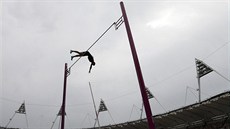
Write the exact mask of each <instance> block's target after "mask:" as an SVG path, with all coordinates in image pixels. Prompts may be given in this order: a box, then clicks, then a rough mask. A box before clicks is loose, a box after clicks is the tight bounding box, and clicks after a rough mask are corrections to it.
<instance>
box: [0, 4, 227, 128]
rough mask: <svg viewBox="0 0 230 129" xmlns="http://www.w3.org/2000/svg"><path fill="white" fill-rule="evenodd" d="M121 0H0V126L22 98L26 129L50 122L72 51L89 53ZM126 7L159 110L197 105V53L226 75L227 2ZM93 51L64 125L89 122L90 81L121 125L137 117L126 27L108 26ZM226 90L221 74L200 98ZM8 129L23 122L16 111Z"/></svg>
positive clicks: (70, 95)
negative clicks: (109, 0)
mask: <svg viewBox="0 0 230 129" xmlns="http://www.w3.org/2000/svg"><path fill="white" fill-rule="evenodd" d="M119 2H120V1H118V0H116V1H111V2H108V1H78V0H68V1H65V0H49V1H46V0H3V1H1V11H0V13H1V45H0V47H1V56H0V59H1V69H0V70H1V71H0V72H1V74H0V79H1V80H0V81H1V86H0V88H1V89H0V91H1V92H0V109H1V111H0V126H5V125H6V124H7V122H8V121H9V119H10V117H12V115H13V114H14V112H15V111H16V110H17V109H18V108H19V107H20V105H21V103H22V102H23V101H25V103H26V113H27V118H28V123H29V127H30V128H34V129H35V128H36V129H38V128H47V129H48V128H50V127H51V125H52V122H53V121H54V119H55V117H56V114H57V112H58V111H59V108H60V106H61V103H62V90H63V79H64V64H65V63H68V66H71V65H72V64H73V63H74V61H75V60H76V59H74V61H71V60H70V56H71V55H70V53H69V51H70V50H71V49H74V50H78V51H85V50H87V49H88V47H89V46H90V45H91V44H92V43H93V42H94V41H95V40H96V39H97V38H98V37H99V36H100V35H101V34H102V33H103V32H104V31H105V30H106V29H107V28H108V27H109V26H110V25H111V24H112V23H113V22H115V21H117V19H118V18H119V17H120V16H121V9H120V5H119ZM124 4H125V7H126V11H127V15H128V19H129V22H130V26H131V30H132V34H133V37H134V41H135V45H136V49H137V53H138V57H139V61H140V64H141V69H142V73H143V77H144V81H145V84H146V87H149V90H150V91H151V92H152V93H153V94H154V96H155V97H156V99H157V100H158V101H159V103H160V104H161V105H162V106H163V107H162V106H161V105H160V104H159V103H158V102H157V101H156V99H151V100H150V105H151V109H152V113H153V115H156V114H160V113H165V112H166V111H171V110H174V109H177V108H180V107H183V106H185V105H189V104H192V103H195V102H197V101H198V94H197V91H196V89H197V87H198V84H197V78H196V67H195V58H198V59H201V60H203V61H204V62H205V63H206V64H208V65H209V66H211V67H212V68H213V69H215V70H216V71H218V72H219V73H220V74H221V75H223V76H225V77H228V78H229V68H230V66H229V59H230V57H229V48H230V45H229V33H228V32H229V1H228V0H211V1H210V0H197V1H189V0H179V1H178V0H167V1H155V0H146V1H141V0H140V1H137V0H135V1H131V0H125V1H124ZM90 53H91V54H92V55H93V56H94V59H95V62H96V65H95V66H94V67H93V68H92V71H91V73H90V74H89V73H88V69H89V66H90V63H89V61H88V59H87V58H86V57H85V58H81V59H80V60H79V61H78V62H77V63H76V64H75V65H74V66H73V67H72V68H71V74H70V76H68V79H67V103H66V104H67V106H66V113H67V119H66V127H67V128H85V127H93V123H94V119H95V114H94V108H93V103H92V99H91V94H90V89H89V84H88V83H89V82H91V85H92V89H93V93H94V97H95V101H96V105H97V108H98V106H99V102H100V99H101V98H102V99H103V100H104V101H105V104H106V106H107V107H108V109H109V112H110V113H111V116H112V117H113V119H114V121H115V123H122V122H127V121H129V120H137V119H139V117H140V108H141V105H142V101H141V96H140V90H139V85H138V81H137V77H136V72H135V68H134V64H133V60H132V55H131V51H130V47H129V42H128V38H127V34H126V30H125V27H124V24H123V25H121V26H120V28H119V29H118V30H115V29H114V28H111V29H110V30H109V31H108V33H106V35H104V36H103V37H102V38H101V39H100V40H99V41H98V42H97V44H96V45H94V46H93V47H92V48H91V49H90ZM187 87H189V88H187ZM186 89H187V96H186ZM229 89H230V83H229V82H228V81H227V80H226V79H224V78H222V77H221V76H219V75H218V74H217V73H215V72H212V73H210V74H208V75H206V76H204V77H202V78H201V92H202V100H205V99H207V98H209V97H211V96H213V95H216V94H218V93H221V92H224V91H227V90H229ZM134 105H135V106H134ZM133 107H134V108H133ZM132 108H133V112H132V113H131V111H132ZM144 117H145V116H144ZM99 119H100V123H101V125H108V124H114V123H113V121H112V119H111V117H110V115H109V113H108V112H101V113H100V115H99ZM58 123H59V119H58V120H57V121H56V123H55V126H54V127H55V128H57V127H58ZM9 126H10V127H19V128H26V119H25V116H24V115H21V114H16V116H15V117H14V119H13V120H12V122H11V123H10V125H9Z"/></svg>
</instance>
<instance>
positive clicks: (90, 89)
mask: <svg viewBox="0 0 230 129" xmlns="http://www.w3.org/2000/svg"><path fill="white" fill-rule="evenodd" d="M89 88H90V93H91V96H92V100H93V106H94V110H95V114H96V121H97V123H98V127H99V129H100V128H101V126H100V122H99V119H98V113H97V108H96V104H95V101H94V97H93V91H92V87H91V84H90V82H89ZM96 121H95V124H94V127H95V125H96Z"/></svg>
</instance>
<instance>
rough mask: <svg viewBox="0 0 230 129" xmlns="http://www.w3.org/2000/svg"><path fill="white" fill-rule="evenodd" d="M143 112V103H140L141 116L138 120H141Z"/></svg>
mask: <svg viewBox="0 0 230 129" xmlns="http://www.w3.org/2000/svg"><path fill="white" fill-rule="evenodd" d="M143 110H144V104H143V102H142V105H141V116H140V120H141V119H142V114H143Z"/></svg>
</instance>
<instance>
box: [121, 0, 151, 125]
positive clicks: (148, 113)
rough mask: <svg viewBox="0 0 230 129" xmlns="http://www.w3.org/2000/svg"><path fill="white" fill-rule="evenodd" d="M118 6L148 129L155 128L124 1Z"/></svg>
mask: <svg viewBox="0 0 230 129" xmlns="http://www.w3.org/2000/svg"><path fill="white" fill-rule="evenodd" d="M120 6H121V11H122V14H123V18H124V22H125V27H126V31H127V35H128V39H129V44H130V48H131V51H132V55H133V61H134V65H135V68H136V73H137V77H138V82H139V86H140V90H141V95H142V99H143V103H144V107H145V112H146V116H147V120H148V126H149V129H155V124H154V121H153V119H152V112H151V108H150V104H149V100H148V97H147V93H146V90H145V83H144V79H143V76H142V72H141V68H140V64H139V60H138V57H137V52H136V48H135V45H134V41H133V37H132V32H131V30H130V26H129V22H128V18H127V15H126V11H125V7H124V3H123V2H120Z"/></svg>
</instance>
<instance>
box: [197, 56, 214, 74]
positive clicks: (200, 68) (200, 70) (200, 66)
mask: <svg viewBox="0 0 230 129" xmlns="http://www.w3.org/2000/svg"><path fill="white" fill-rule="evenodd" d="M195 61H196V70H197V78H201V77H203V76H204V75H206V74H208V73H210V72H212V71H213V69H212V68H211V67H209V66H208V65H206V64H205V63H204V62H203V61H201V60H198V59H195Z"/></svg>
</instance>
